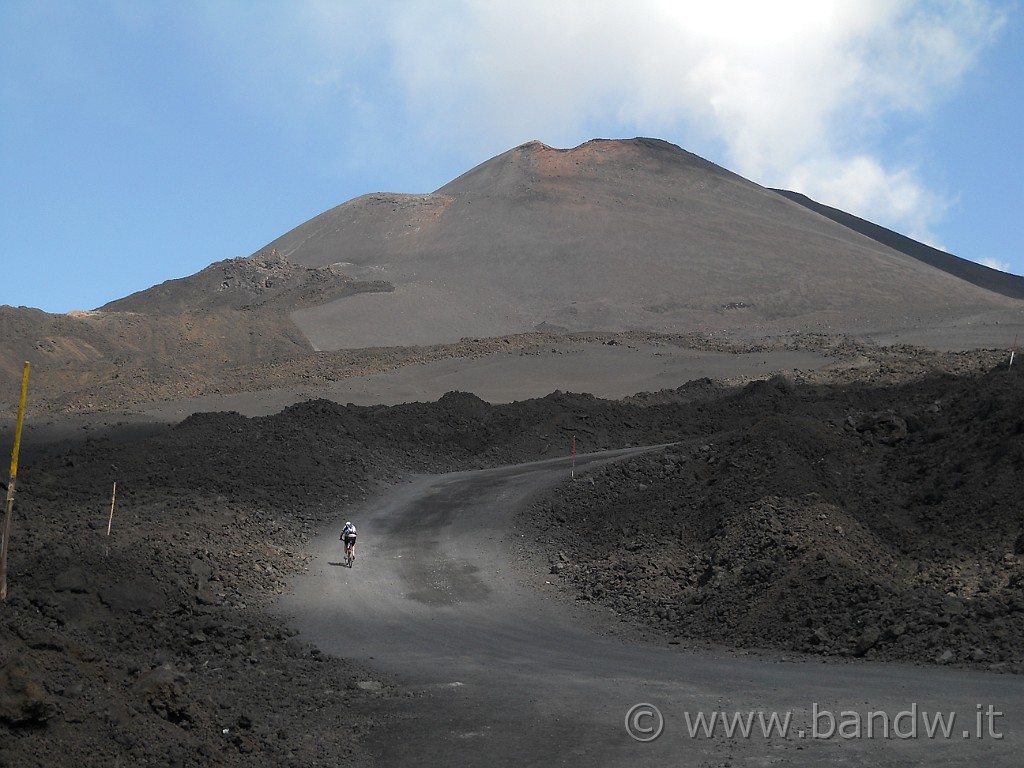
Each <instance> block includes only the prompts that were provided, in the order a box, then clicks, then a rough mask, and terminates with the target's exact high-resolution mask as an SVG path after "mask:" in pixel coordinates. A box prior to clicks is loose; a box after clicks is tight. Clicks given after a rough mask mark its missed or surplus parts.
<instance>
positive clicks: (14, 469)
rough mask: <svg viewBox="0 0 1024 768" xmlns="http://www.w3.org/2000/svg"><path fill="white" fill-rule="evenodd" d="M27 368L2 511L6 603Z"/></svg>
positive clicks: (0, 570) (0, 584) (0, 557)
mask: <svg viewBox="0 0 1024 768" xmlns="http://www.w3.org/2000/svg"><path fill="white" fill-rule="evenodd" d="M28 368H29V365H28V363H27V362H26V363H25V370H24V372H23V373H22V374H21V400H20V401H19V402H18V423H17V426H15V428H14V450H13V451H12V452H11V479H10V480H9V481H8V483H7V506H6V508H5V509H4V530H3V539H2V540H0V600H3V601H4V602H7V548H8V546H9V544H10V540H11V516H12V515H13V513H14V484H15V481H16V480H17V479H18V449H19V448H20V447H21V425H22V424H23V423H24V421H25V397H26V395H27V394H28Z"/></svg>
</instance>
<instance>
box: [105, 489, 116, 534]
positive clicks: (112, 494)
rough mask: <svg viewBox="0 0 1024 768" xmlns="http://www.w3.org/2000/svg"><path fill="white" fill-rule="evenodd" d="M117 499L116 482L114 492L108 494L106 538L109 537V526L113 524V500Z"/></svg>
mask: <svg viewBox="0 0 1024 768" xmlns="http://www.w3.org/2000/svg"><path fill="white" fill-rule="evenodd" d="M116 498H117V481H115V482H114V490H113V491H112V492H111V494H110V519H109V520H107V536H109V535H110V526H112V525H113V524H114V499H116Z"/></svg>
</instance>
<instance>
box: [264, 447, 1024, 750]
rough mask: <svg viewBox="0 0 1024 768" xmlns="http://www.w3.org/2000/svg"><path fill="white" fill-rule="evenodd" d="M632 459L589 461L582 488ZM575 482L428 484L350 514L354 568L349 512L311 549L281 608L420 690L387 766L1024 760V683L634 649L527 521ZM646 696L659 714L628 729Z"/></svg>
mask: <svg viewBox="0 0 1024 768" xmlns="http://www.w3.org/2000/svg"><path fill="white" fill-rule="evenodd" d="M635 452H636V449H633V450H627V451H618V452H612V453H602V454H594V455H589V456H584V457H580V458H579V459H578V462H577V478H578V480H577V481H582V482H586V477H585V473H586V470H587V469H588V468H589V467H593V466H596V465H599V464H602V463H607V462H608V461H611V460H614V459H616V458H621V457H623V456H628V455H633V454H635ZM565 482H570V480H569V465H568V462H567V461H566V460H564V459H561V460H556V461H545V462H536V463H532V464H525V465H519V466H512V467H505V468H500V469H495V470H484V471H477V472H459V473H452V474H448V475H440V476H421V477H417V478H415V479H413V480H411V481H410V482H408V483H406V484H403V485H399V486H397V487H395V488H394V489H392V490H391V491H389V492H387V493H386V494H385V495H383V496H381V497H377V498H374V499H371V500H370V501H369V502H367V504H366V506H365V507H364V508H363V509H362V510H361V511H360V512H358V513H356V515H357V517H353V519H354V521H355V522H356V523H357V525H358V526H359V529H360V547H359V552H360V556H359V559H358V560H357V562H356V565H355V567H354V568H352V569H351V570H349V569H347V568H344V567H342V566H341V565H340V559H341V558H340V548H339V545H338V541H337V538H338V530H337V529H338V528H340V526H341V524H342V522H344V521H341V520H339V521H337V524H336V525H335V526H333V527H331V528H328V529H327V530H325V531H323V532H322V534H321V535H320V536H319V537H318V538H317V539H315V540H314V541H313V552H314V555H315V559H314V561H313V563H312V565H311V567H310V569H309V570H308V571H307V572H306V573H305V574H303V575H302V576H300V577H297V578H296V579H295V580H294V581H293V582H292V589H291V590H290V592H289V593H288V594H287V595H285V596H284V597H283V598H282V599H281V600H280V602H279V603H278V605H277V610H278V611H280V612H281V613H282V614H283V615H285V616H288V617H289V619H290V621H291V622H292V623H293V624H294V626H295V627H296V628H297V629H298V630H299V631H300V633H301V636H302V638H303V639H305V640H308V641H311V642H313V643H314V644H316V645H317V646H319V647H320V648H321V649H323V650H324V651H326V652H328V653H331V654H336V655H339V656H344V657H346V658H348V659H352V660H356V661H362V662H366V663H368V664H370V665H371V666H374V667H376V668H377V669H379V670H380V671H381V673H382V674H383V675H386V676H391V677H392V678H393V679H395V680H397V681H398V682H399V684H400V685H402V686H405V687H406V689H407V693H408V697H407V698H406V701H408V705H407V707H405V708H404V711H403V705H402V704H401V703H399V705H398V706H399V713H398V714H399V716H398V717H397V718H396V720H395V722H394V724H393V725H391V726H388V727H386V728H382V729H379V730H378V731H377V732H376V733H375V735H372V736H371V737H370V743H369V744H368V745H367V746H368V747H369V748H370V750H371V752H376V753H377V755H378V757H379V760H380V763H381V764H382V765H396V766H397V765H402V766H407V765H467V766H468V765H488V766H501V765H523V764H527V765H532V764H540V763H542V762H544V763H547V764H560V765H568V766H577V765H578V766H584V765H586V766H591V765H602V766H604V765H610V766H618V765H623V766H625V765H635V764H644V765H654V766H660V765H664V766H669V765H672V766H676V765H769V764H776V763H784V764H788V765H823V764H824V765H842V764H847V763H851V764H872V765H877V766H890V765H891V766H898V765H911V764H913V765H917V764H924V765H989V766H1010V765H1018V764H1019V741H1020V738H1021V736H1020V734H1021V733H1022V732H1024V729H1022V726H1024V716H1022V713H1024V690H1022V689H1021V686H1020V682H1019V680H1017V679H1016V678H1015V677H1011V676H1001V675H994V674H989V673H983V672H971V671H964V670H947V669H935V668H923V667H914V666H908V665H901V664H881V663H870V662H863V661H861V662H851V663H829V664H823V663H821V661H820V660H803V659H801V658H796V659H794V658H792V657H789V658H785V657H782V656H774V657H772V656H767V655H766V656H744V655H742V654H736V653H727V652H722V653H717V652H712V651H707V650H695V649H693V648H686V647H683V646H676V645H665V644H658V643H652V642H638V641H636V639H635V638H634V639H633V640H630V639H628V638H627V634H628V633H624V632H622V631H619V621H618V618H617V617H616V616H614V615H612V614H610V613H608V612H606V613H600V612H599V611H600V609H597V608H594V607H591V606H582V605H576V604H573V603H571V602H567V601H566V599H565V597H564V596H563V595H562V594H560V593H559V592H558V591H557V590H555V589H554V588H552V586H551V585H548V584H546V581H547V579H546V577H545V572H544V570H543V563H540V562H538V561H537V560H536V559H531V558H530V557H529V556H525V557H524V551H527V550H528V545H529V542H524V541H523V540H522V536H523V533H521V532H519V531H516V530H514V529H513V527H512V520H513V519H514V515H515V513H516V511H517V510H519V509H521V508H522V507H523V505H525V504H527V503H529V500H530V499H531V498H532V497H533V496H535V495H536V494H537V493H538V492H540V491H543V490H545V489H548V488H551V487H552V486H555V485H557V484H559V483H565ZM424 698H426V699H427V706H424ZM641 703H645V704H650V705H653V706H654V707H656V708H657V710H658V713H660V714H658V713H655V712H654V711H653V710H650V711H648V710H635V711H634V713H633V717H632V719H631V720H628V719H627V713H628V712H630V710H631V709H632V708H633V707H634V705H637V704H641ZM751 712H753V713H754V715H753V719H752V720H751V721H750V724H751V726H752V728H751V732H750V735H749V736H746V737H745V736H743V735H742V730H737V731H734V732H733V733H732V735H731V736H730V735H728V734H727V733H726V728H725V722H724V721H723V720H719V721H718V722H717V726H715V728H714V730H713V733H712V735H710V736H709V735H707V732H706V731H705V730H704V728H703V727H702V726H701V725H700V723H699V722H698V720H697V718H698V717H699V716H700V715H703V716H704V717H705V718H710V717H712V716H714V717H722V716H728V717H729V718H730V722H732V718H733V716H734V713H739V714H740V716H741V718H742V719H741V723H740V725H741V727H742V725H744V724H745V723H746V722H747V716H748V713H751ZM716 713H720V714H716ZM773 713H775V714H777V716H778V717H779V718H780V719H781V720H780V722H779V724H778V725H776V726H775V727H774V728H770V729H769V735H765V734H764V730H763V729H762V720H761V717H763V718H764V722H765V723H766V724H769V725H770V723H769V722H768V720H769V718H770V717H771V716H772V714H773ZM872 713H873V714H872ZM937 715H938V716H940V717H941V721H936V719H935V718H936V716H937ZM787 716H788V717H789V721H788V723H789V727H788V730H787V733H786V735H785V736H783V735H780V732H779V727H780V726H781V724H782V723H784V722H785V719H786V718H787ZM954 716H955V720H954V719H952V718H953V717H954ZM705 722H707V720H705ZM659 723H661V724H663V726H664V728H663V731H662V732H661V734H660V736H659V737H658V738H657V739H654V740H652V741H649V742H644V741H639V740H637V739H634V738H631V736H630V734H629V733H628V732H627V726H628V725H632V726H633V727H634V729H635V735H636V736H639V737H641V738H646V737H647V736H648V735H650V734H649V733H648V731H650V729H652V728H656V726H657V725H658V724H659ZM708 725H709V727H710V723H708ZM945 726H948V727H949V736H948V738H947V737H946V736H944V735H943V729H944V727H945ZM979 726H980V727H979ZM691 728H696V729H697V730H698V735H697V736H695V737H694V736H691V735H690V731H691ZM886 729H887V730H886ZM929 730H932V733H933V735H932V736H929ZM886 733H888V736H886V735H885V734H886ZM979 734H980V738H979ZM1000 737H1001V738H1000Z"/></svg>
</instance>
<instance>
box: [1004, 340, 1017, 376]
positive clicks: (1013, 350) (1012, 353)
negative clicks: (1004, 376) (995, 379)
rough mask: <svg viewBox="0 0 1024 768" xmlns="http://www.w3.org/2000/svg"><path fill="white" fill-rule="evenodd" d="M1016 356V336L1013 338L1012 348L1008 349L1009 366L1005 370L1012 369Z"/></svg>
mask: <svg viewBox="0 0 1024 768" xmlns="http://www.w3.org/2000/svg"><path fill="white" fill-rule="evenodd" d="M1016 355H1017V336H1016V335H1015V336H1014V337H1013V347H1011V348H1010V364H1009V365H1008V366H1006V367H1007V368H1013V358H1014V357H1016Z"/></svg>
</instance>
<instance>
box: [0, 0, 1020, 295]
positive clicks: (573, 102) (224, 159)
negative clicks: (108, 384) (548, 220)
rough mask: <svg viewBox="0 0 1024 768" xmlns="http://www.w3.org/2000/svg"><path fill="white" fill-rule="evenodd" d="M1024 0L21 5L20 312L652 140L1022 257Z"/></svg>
mask: <svg viewBox="0 0 1024 768" xmlns="http://www.w3.org/2000/svg"><path fill="white" fill-rule="evenodd" d="M1022 135H1024V9H1022V7H1021V3H1020V2H994V1H993V2H985V1H984V0H946V1H940V0H928V1H921V2H915V1H913V0H843V1H842V2H840V1H839V0H836V1H835V2H829V1H828V0H779V2H773V3H764V2H762V1H761V0H752V1H744V2H740V1H738V0H719V1H718V2H716V3H708V2H707V1H706V0H699V1H698V2H689V1H688V0H631V2H610V1H608V0H562V1H561V2H552V1H551V0H518V2H502V0H432V1H431V2H425V1H424V2H413V1H411V0H406V1H403V0H393V1H390V2H389V1H388V0H375V1H374V2H363V1H362V0H351V1H350V2H326V1H324V0H316V1H314V0H309V1H305V0H292V1H291V2H284V1H283V0H282V1H281V2H261V1H260V0H247V1H245V2H242V1H238V2H232V1H230V0H208V1H207V2H189V1H188V0H173V1H170V0H168V1H165V2H161V1H160V0H153V1H152V2H142V1H138V2H134V1H132V0H0V180H2V187H0V189H2V192H0V234H2V237H3V244H4V256H3V260H2V264H3V278H2V280H0V304H11V305H15V306H19V305H26V306H33V307H38V308H41V309H44V310H46V311H48V312H67V311H71V310H80V309H92V308H95V307H98V306H100V305H102V304H104V303H106V302H107V301H111V300H113V299H116V298H120V297H122V296H126V295H128V294H130V293H133V292H135V291H138V290H142V289H145V288H148V287H150V286H151V285H155V284H157V283H160V282H162V281H164V280H168V279H171V278H176V277H183V276H185V275H189V274H192V273H194V272H197V271H198V270H200V269H202V268H203V267H205V266H207V265H209V264H211V263H213V262H215V261H218V260H220V259H226V258H232V257H235V256H246V255H249V254H250V253H253V252H254V251H256V250H258V249H259V248H261V247H262V246H263V245H265V244H267V243H268V242H270V241H271V240H273V239H275V238H276V237H278V236H279V235H281V234H283V233H284V232H286V231H288V230H289V229H291V228H292V227H294V226H297V225H298V224H301V223H302V222H303V221H306V220H307V219H309V218H311V217H313V216H315V215H316V214H318V213H320V212H322V211H324V210H327V209H329V208H332V207H333V206H335V205H339V204H341V203H343V202H345V201H347V200H350V199H352V198H353V197H357V196H358V195H361V194H365V193H368V192H379V191H388V192H410V193H422V192H430V191H433V190H434V189H436V188H438V187H440V186H442V185H443V184H445V183H447V182H448V181H450V180H451V179H453V178H455V177H456V176H458V175H460V174H461V173H463V172H465V171H466V170H469V168H471V167H473V166H474V165H477V164H478V163H481V162H483V161H485V160H487V159H488V158H490V157H493V156H494V155H497V154H499V153H501V152H504V151H505V150H507V149H510V148H512V147H514V146H517V145H519V144H521V143H523V142H525V141H529V140H532V139H539V140H541V141H543V142H545V143H547V144H549V145H551V146H555V147H573V146H576V145H578V144H581V143H582V142H584V141H587V140H588V139H591V138H595V137H601V138H622V137H632V136H654V137H657V138H663V139H666V140H668V141H671V142H673V143H675V144H678V145H680V146H682V147H683V148H685V149H688V150H690V151H692V152H695V153H697V154H699V155H702V156H703V157H706V158H708V159H710V160H712V161H714V162H716V163H719V164H721V165H723V166H725V167H727V168H729V169H730V170H733V171H735V172H737V173H740V174H741V175H743V176H745V177H747V178H749V179H751V180H752V181H756V182H758V183H760V184H764V185H765V186H777V187H786V188H790V189H796V190H798V191H801V192H804V193H806V194H808V195H810V196H811V197H813V198H815V199H817V200H819V201H821V202H824V203H827V204H829V205H834V206H836V207H839V208H842V209H844V210H847V211H850V212H851V213H855V214H857V215H861V216H864V217H865V218H868V219H870V220H872V221H875V222H877V223H880V224H883V225H885V226H888V227H891V228H893V229H896V230H897V231H900V232H903V233H904V234H908V235H910V236H912V237H917V238H919V239H922V240H924V241H926V242H929V243H931V244H933V245H937V246H940V247H943V248H945V249H946V250H949V251H950V252H952V253H955V254H957V255H959V256H962V257H964V258H969V259H972V260H974V261H979V262H982V263H986V264H989V265H992V266H996V267H997V268H1001V269H1004V270H1007V271H1010V272H1013V273H1015V274H1022V273H1024V224H1022V219H1024V182H1022V179H1024V156H1022V155H1024V153H1022V151H1021V147H1022V142H1021V139H1020V136H1022Z"/></svg>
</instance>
